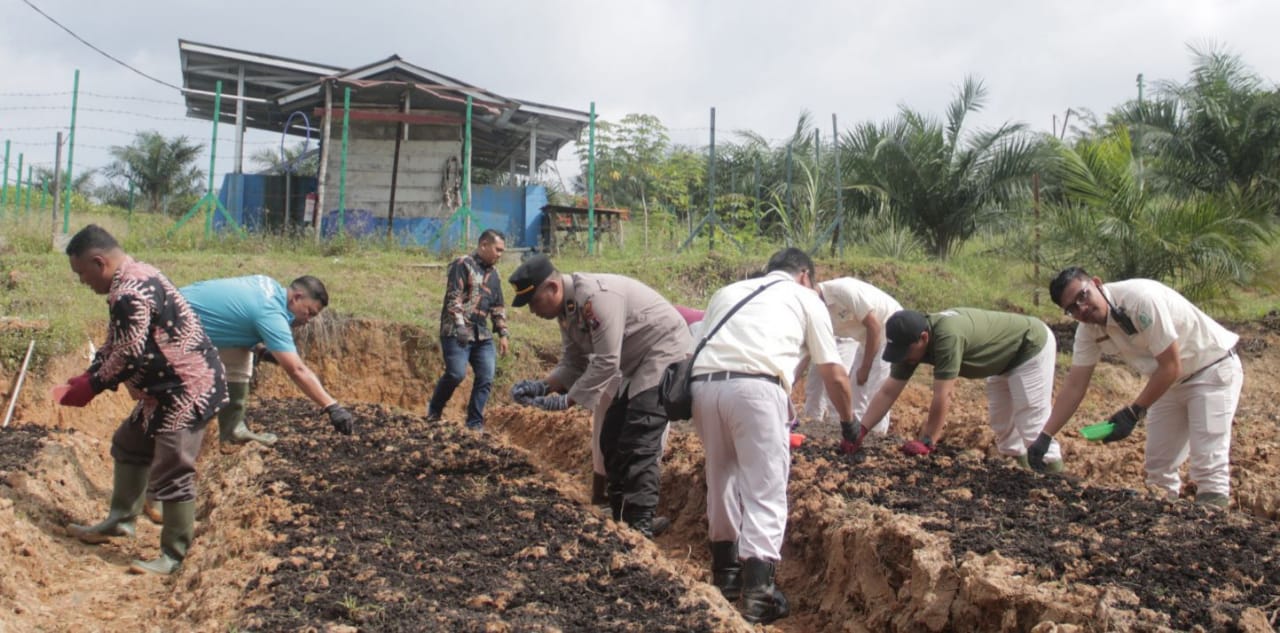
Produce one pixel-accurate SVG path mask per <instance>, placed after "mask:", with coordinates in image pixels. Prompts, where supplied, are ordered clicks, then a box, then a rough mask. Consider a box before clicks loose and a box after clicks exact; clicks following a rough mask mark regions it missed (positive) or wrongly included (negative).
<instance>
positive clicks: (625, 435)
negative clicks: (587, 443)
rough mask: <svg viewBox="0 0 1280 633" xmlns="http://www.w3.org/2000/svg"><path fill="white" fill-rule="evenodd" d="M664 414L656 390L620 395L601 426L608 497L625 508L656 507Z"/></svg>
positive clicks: (607, 412) (665, 427)
mask: <svg viewBox="0 0 1280 633" xmlns="http://www.w3.org/2000/svg"><path fill="white" fill-rule="evenodd" d="M666 429H667V414H666V411H664V410H663V409H662V406H661V405H659V404H658V388H657V387H654V388H652V389H648V390H646V391H642V392H640V393H638V394H634V395H631V394H628V393H625V392H620V393H619V394H618V395H617V396H616V397H615V398H614V399H613V402H611V403H610V404H609V409H608V410H607V411H606V412H605V415H604V423H603V424H601V425H600V451H601V452H602V453H603V454H604V465H605V470H606V472H607V473H608V477H609V496H610V497H616V496H619V495H620V496H621V497H622V502H623V505H624V507H625V506H631V507H636V508H656V507H658V488H659V483H658V479H659V477H658V462H659V460H660V459H661V458H662V433H663V432H664V431H666Z"/></svg>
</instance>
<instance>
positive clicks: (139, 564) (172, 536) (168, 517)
mask: <svg viewBox="0 0 1280 633" xmlns="http://www.w3.org/2000/svg"><path fill="white" fill-rule="evenodd" d="M195 530H196V502H195V501H170V502H167V503H165V504H164V527H163V528H161V529H160V558H157V559H155V560H149V561H140V560H135V561H133V563H132V564H130V565H129V572H130V573H134V574H162V575H168V574H172V573H173V572H175V571H177V570H178V568H179V567H181V566H182V560H183V559H184V558H186V557H187V549H188V548H190V547H191V537H192V536H193V535H194V534H195Z"/></svg>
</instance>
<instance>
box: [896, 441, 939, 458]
mask: <svg viewBox="0 0 1280 633" xmlns="http://www.w3.org/2000/svg"><path fill="white" fill-rule="evenodd" d="M932 452H933V446H932V444H931V443H930V444H926V443H925V442H922V441H920V440H911V441H910V442H907V443H906V444H903V445H902V454H903V455H910V456H912V457H919V456H921V455H928V454H929V453H932Z"/></svg>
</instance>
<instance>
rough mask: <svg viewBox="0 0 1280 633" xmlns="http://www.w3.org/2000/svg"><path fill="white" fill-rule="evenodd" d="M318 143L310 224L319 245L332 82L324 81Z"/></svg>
mask: <svg viewBox="0 0 1280 633" xmlns="http://www.w3.org/2000/svg"><path fill="white" fill-rule="evenodd" d="M322 135H323V138H322V139H321V141H320V170H319V171H318V172H317V173H316V209H315V216H313V217H312V218H311V222H312V224H313V225H314V227H315V231H316V243H317V244H319V243H320V216H322V215H323V214H324V203H325V200H324V194H325V179H326V178H328V176H329V139H330V137H331V136H332V135H333V80H332V79H325V80H324V131H323V132H322Z"/></svg>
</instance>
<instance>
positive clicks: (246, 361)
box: [218, 347, 253, 382]
mask: <svg viewBox="0 0 1280 633" xmlns="http://www.w3.org/2000/svg"><path fill="white" fill-rule="evenodd" d="M218 358H220V359H221V360H222V366H223V367H225V368H226V369H227V374H226V375H227V382H249V381H250V380H251V379H252V378H253V352H252V351H251V350H250V349H249V348H247V347H219V348H218Z"/></svg>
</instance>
